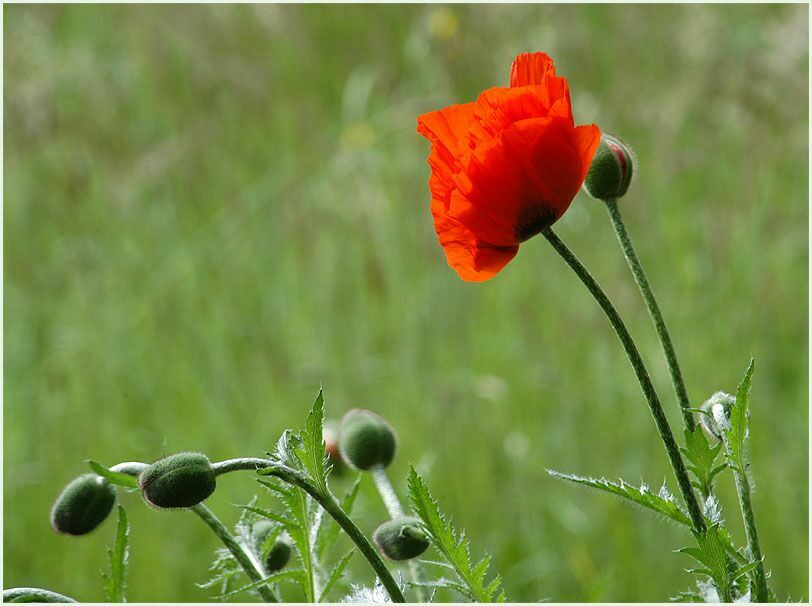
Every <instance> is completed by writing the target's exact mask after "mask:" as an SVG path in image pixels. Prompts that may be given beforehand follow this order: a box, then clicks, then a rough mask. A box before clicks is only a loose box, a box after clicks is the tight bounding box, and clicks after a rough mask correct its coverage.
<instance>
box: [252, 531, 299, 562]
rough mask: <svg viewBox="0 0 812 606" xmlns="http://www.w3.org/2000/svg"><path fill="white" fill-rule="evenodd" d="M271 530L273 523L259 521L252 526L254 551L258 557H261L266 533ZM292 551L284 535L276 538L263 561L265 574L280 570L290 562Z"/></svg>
mask: <svg viewBox="0 0 812 606" xmlns="http://www.w3.org/2000/svg"><path fill="white" fill-rule="evenodd" d="M273 528H274V525H273V523H271V522H269V521H268V520H260V521H259V522H257V523H256V524H254V540H255V541H256V543H255V551H256V552H257V554H258V555H259V557H262V547H263V544H264V543H265V539H266V538H267V537H268V533H269V532H271V530H273ZM292 551H293V550H292V549H291V546H290V541H289V540H288V538H287V536H286V535H284V534H282V535H279V536H278V537H276V539H275V540H274V543H273V545H272V546H271V548H270V549H269V550H268V554H267V555H266V556H265V559H264V561H263V566H264V567H265V572H266V573H267V574H272V573H274V572H278V571H280V570H282V569H283V568H284V567H285V566H287V564H288V562H289V561H290V556H291V553H292Z"/></svg>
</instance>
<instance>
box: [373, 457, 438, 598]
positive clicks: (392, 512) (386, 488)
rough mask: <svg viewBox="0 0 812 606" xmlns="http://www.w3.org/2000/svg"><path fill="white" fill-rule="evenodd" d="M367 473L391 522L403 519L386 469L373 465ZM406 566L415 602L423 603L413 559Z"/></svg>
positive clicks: (418, 576) (418, 572) (415, 564)
mask: <svg viewBox="0 0 812 606" xmlns="http://www.w3.org/2000/svg"><path fill="white" fill-rule="evenodd" d="M369 471H370V473H371V474H372V479H373V480H375V487H376V488H377V489H378V494H379V495H381V500H382V501H383V504H384V506H385V507H386V511H387V512H388V513H389V517H390V518H392V519H393V520H394V519H396V518H400V517H403V516H404V515H405V514H404V513H403V506H402V505H401V504H400V500H399V499H398V494H397V492H395V487H394V486H392V482H391V480H390V479H389V476H388V475H387V474H386V469H385V468H384V467H383V465H373V466H372V469H370V470H369ZM408 566H409V576H410V577H411V578H412V584H413V585H414V590H415V594H416V595H417V601H418V602H425V601H426V593H425V592H424V591H423V587H421V585H420V582H421V573H420V567H419V566H418V565H417V562H415V561H414V560H413V559H412V560H409V561H408Z"/></svg>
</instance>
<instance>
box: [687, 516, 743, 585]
mask: <svg viewBox="0 0 812 606" xmlns="http://www.w3.org/2000/svg"><path fill="white" fill-rule="evenodd" d="M693 534H694V537H696V542H697V547H684V548H683V549H680V550H679V551H680V553H684V554H686V555H689V556H691V557H692V558H693V559H694V560H696V561H697V562H698V563H699V564H700V565H701V567H700V568H693V569H691V570H689V571H688V572H692V573H694V574H701V575H705V576H708V577H710V579H711V581H712V582H713V585H714V586H715V587H716V589H717V591H718V593H719V596H720V598H721V599H722V600H723V601H730V600H731V578H730V577H729V575H728V572H729V571H728V562H729V559H728V557H727V550H726V549H725V542H724V539H723V537H722V534H721V533H720V530H719V525H718V524H714V525H712V526H709V527H708V528H707V530H705V532H701V533H700V532H696V531H693Z"/></svg>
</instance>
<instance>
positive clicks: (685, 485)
mask: <svg viewBox="0 0 812 606" xmlns="http://www.w3.org/2000/svg"><path fill="white" fill-rule="evenodd" d="M541 233H542V234H544V237H545V238H547V241H548V242H549V243H550V244H551V245H552V246H553V248H554V249H555V251H556V252H557V253H558V254H559V255H560V256H561V257H562V258H563V259H564V261H566V263H567V265H569V266H570V268H571V269H572V270H573V271H574V272H575V274H576V275H577V276H578V278H579V279H580V280H581V282H583V283H584V286H586V287H587V290H589V292H590V294H591V295H592V296H593V297H594V299H595V300H596V301H597V302H598V305H600V307H601V309H602V310H603V312H604V313H605V314H606V317H607V318H608V319H609V322H610V323H611V324H612V328H614V329H615V332H616V333H617V336H618V338H619V339H620V342H621V344H622V345H623V349H624V350H625V351H626V355H627V356H628V357H629V361H630V362H631V365H632V368H634V373H635V375H636V376H637V380H638V382H639V383H640V387H641V388H642V390H643V395H644V396H645V398H646V402H647V403H648V407H649V410H650V411H651V415H652V416H653V417H654V423H655V425H656V426H657V431H658V432H659V433H660V438H662V441H663V445H664V446H665V451H666V453H667V454H668V459H669V460H670V461H671V467H672V468H673V469H674V474H675V475H676V477H677V483H678V484H679V487H680V491H681V492H682V498H683V499H684V500H685V504H686V505H687V507H688V513H689V514H690V516H691V521H692V522H693V526H694V528H695V529H696V530H697V532H704V531H705V519H704V518H703V516H702V510H701V509H700V508H699V504H698V503H697V500H696V495H695V494H694V491H693V487H692V486H691V480H690V478H689V477H688V471H687V470H686V468H685V462H684V461H683V460H682V455H681V454H680V451H679V446H677V442H676V440H675V439H674V434H673V433H672V432H671V426H670V425H669V424H668V419H667V418H666V416H665V412H664V411H663V407H662V405H661V404H660V399H659V398H658V397H657V392H656V391H655V389H654V385H653V384H652V382H651V377H650V376H649V374H648V370H646V366H645V364H644V363H643V359H642V357H641V356H640V352H639V351H638V349H637V346H636V345H635V343H634V340H633V339H632V336H631V334H630V333H629V330H628V329H627V328H626V325H625V324H624V322H623V320H622V318H621V317H620V314H618V312H617V309H615V306H614V305H613V304H612V301H611V300H610V299H609V297H608V296H607V295H606V293H605V292H604V291H603V289H602V288H601V287H600V285H599V284H598V283H597V282H596V281H595V278H593V277H592V274H590V273H589V271H588V270H587V269H586V267H584V265H583V264H582V263H581V262H580V261H579V260H578V257H576V256H575V253H573V252H572V251H571V250H570V249H569V247H567V245H566V244H564V242H562V241H561V239H560V238H559V237H558V236H557V235H556V234H555V232H554V231H553V230H552V229H551V228H549V227H548V228H546V229H545V230H543V231H542V232H541Z"/></svg>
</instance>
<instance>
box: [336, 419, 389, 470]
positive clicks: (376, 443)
mask: <svg viewBox="0 0 812 606" xmlns="http://www.w3.org/2000/svg"><path fill="white" fill-rule="evenodd" d="M340 433H341V437H340V439H339V449H340V450H341V456H342V457H344V460H345V461H346V462H347V463H348V464H349V465H351V466H352V467H354V468H356V469H360V470H368V469H371V468H372V467H374V466H376V465H380V466H382V467H386V466H387V465H389V463H391V462H392V459H393V458H395V450H396V449H397V438H396V437H395V430H394V429H392V427H391V426H390V425H389V423H387V422H386V421H384V420H383V418H382V417H380V416H379V415H376V414H375V413H374V412H371V411H369V410H363V409H361V408H353V409H352V410H350V411H349V412H348V413H347V414H345V415H344V418H343V419H341V432H340Z"/></svg>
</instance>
